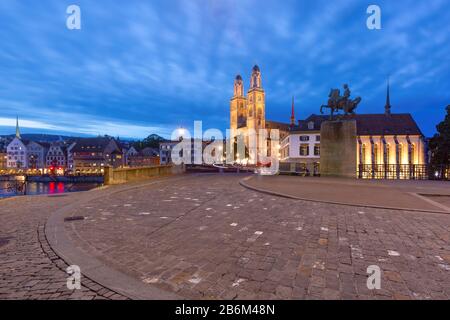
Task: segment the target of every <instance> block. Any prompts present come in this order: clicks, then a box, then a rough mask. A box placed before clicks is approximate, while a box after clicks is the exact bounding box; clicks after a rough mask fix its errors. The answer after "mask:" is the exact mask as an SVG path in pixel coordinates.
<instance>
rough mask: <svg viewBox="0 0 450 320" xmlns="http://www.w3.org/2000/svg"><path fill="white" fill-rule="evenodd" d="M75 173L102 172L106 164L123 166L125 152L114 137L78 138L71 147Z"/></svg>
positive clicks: (72, 169)
mask: <svg viewBox="0 0 450 320" xmlns="http://www.w3.org/2000/svg"><path fill="white" fill-rule="evenodd" d="M69 153H70V157H71V158H72V159H71V162H72V168H71V171H72V172H74V173H86V174H101V173H103V172H104V167H105V166H112V167H114V168H118V167H122V166H123V165H124V163H123V154H122V150H121V149H120V147H119V145H118V143H117V142H116V140H115V139H114V138H110V137H99V138H83V139H77V140H76V141H75V142H74V145H72V146H71V147H70V148H69Z"/></svg>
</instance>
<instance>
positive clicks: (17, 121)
mask: <svg viewBox="0 0 450 320" xmlns="http://www.w3.org/2000/svg"><path fill="white" fill-rule="evenodd" d="M16 138H19V139H20V138H21V137H20V130H19V116H17V117H16Z"/></svg>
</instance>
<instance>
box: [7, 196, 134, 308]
mask: <svg viewBox="0 0 450 320" xmlns="http://www.w3.org/2000/svg"><path fill="white" fill-rule="evenodd" d="M82 196H83V194H82V193H79V194H70V195H67V196H66V195H64V196H57V197H49V196H38V197H36V196H34V197H22V198H15V199H7V200H0V299H125V297H124V296H122V295H119V294H116V293H115V292H113V291H111V290H108V289H106V288H104V287H102V286H100V285H98V284H97V283H95V282H94V281H92V280H90V279H86V278H84V277H82V285H83V286H82V288H81V290H69V289H68V288H67V285H66V283H67V277H68V276H69V275H68V274H67V273H66V272H65V270H66V268H67V267H68V265H67V264H66V263H65V262H64V261H63V260H61V259H60V258H59V257H57V256H56V255H55V253H54V252H53V251H52V249H51V248H50V246H49V245H48V243H47V239H46V237H45V233H44V225H45V222H46V221H47V218H48V216H49V215H50V214H51V212H52V211H54V210H56V209H58V208H61V207H63V206H65V205H67V204H69V203H71V202H73V201H77V199H79V198H80V197H82Z"/></svg>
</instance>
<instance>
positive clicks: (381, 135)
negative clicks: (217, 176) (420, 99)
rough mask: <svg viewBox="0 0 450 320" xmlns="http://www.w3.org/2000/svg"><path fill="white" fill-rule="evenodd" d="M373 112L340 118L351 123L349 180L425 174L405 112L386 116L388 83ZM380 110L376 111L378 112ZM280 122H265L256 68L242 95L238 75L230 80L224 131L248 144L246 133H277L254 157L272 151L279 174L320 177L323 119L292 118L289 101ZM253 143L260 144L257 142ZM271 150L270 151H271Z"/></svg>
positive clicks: (422, 152) (418, 136)
mask: <svg viewBox="0 0 450 320" xmlns="http://www.w3.org/2000/svg"><path fill="white" fill-rule="evenodd" d="M380 109H381V110H382V111H383V112H381V113H376V114H354V115H348V116H345V117H344V118H349V119H351V120H355V121H356V130H357V132H356V134H357V139H356V141H355V143H356V150H357V151H356V154H355V158H356V163H357V167H356V168H355V176H358V177H359V178H369V179H370V178H379V179H410V178H411V179H417V178H421V176H422V175H424V174H425V173H424V172H423V168H424V166H425V165H426V145H425V139H424V136H423V134H422V132H421V130H420V128H419V127H418V125H417V123H416V122H415V120H414V118H413V117H412V115H411V114H409V113H393V112H391V103H390V94H389V85H388V86H387V91H386V104H385V106H384V108H383V107H381V108H380ZM381 110H380V111H381ZM286 119H289V121H286V123H283V122H276V121H269V120H267V119H266V103H265V92H264V89H263V86H262V77H261V70H260V68H259V67H258V66H256V65H255V66H254V67H253V69H252V72H251V77H250V87H249V89H248V91H247V94H245V88H244V82H243V79H242V77H241V76H240V75H237V76H236V78H235V80H234V90H233V97H232V98H231V100H230V131H231V132H232V134H233V132H234V136H239V135H241V136H243V137H244V139H245V143H246V146H248V135H249V132H251V131H252V130H251V129H254V130H255V131H256V132H257V133H258V130H259V129H267V131H268V132H270V130H272V129H278V130H279V132H280V145H279V147H278V148H277V150H271V148H270V143H266V144H265V145H264V144H263V143H259V144H258V153H262V154H267V155H268V156H270V155H271V154H274V152H276V153H277V156H278V158H279V160H280V170H282V169H281V168H283V166H284V167H285V168H286V167H288V168H291V169H290V170H292V168H296V169H295V170H296V171H299V170H300V171H303V172H306V173H307V174H309V175H314V174H319V173H320V128H321V124H322V122H324V121H327V120H328V119H329V116H326V115H316V114H312V115H310V116H309V117H308V118H306V119H304V120H296V118H295V110H294V101H292V106H291V114H290V117H289V116H288V115H287V116H286ZM258 140H262V139H259V137H258ZM272 149H273V148H272Z"/></svg>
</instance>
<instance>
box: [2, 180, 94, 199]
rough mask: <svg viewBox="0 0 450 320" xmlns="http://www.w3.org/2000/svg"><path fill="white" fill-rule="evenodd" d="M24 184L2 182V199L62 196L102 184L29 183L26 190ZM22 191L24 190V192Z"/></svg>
mask: <svg viewBox="0 0 450 320" xmlns="http://www.w3.org/2000/svg"><path fill="white" fill-rule="evenodd" d="M20 186H22V183H20V184H19V183H18V182H15V181H0V198H4V197H13V196H19V195H24V194H26V195H37V194H60V193H66V192H77V191H87V190H90V189H93V188H96V187H98V186H101V184H100V183H92V182H89V183H66V182H27V183H26V185H25V186H24V188H20ZM20 189H24V190H23V191H22V190H20Z"/></svg>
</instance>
